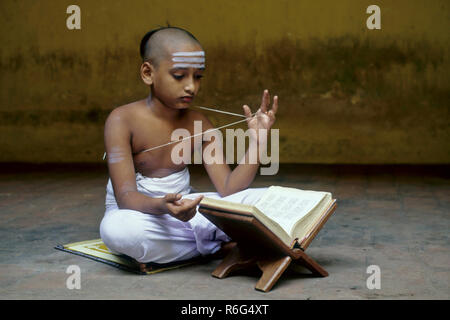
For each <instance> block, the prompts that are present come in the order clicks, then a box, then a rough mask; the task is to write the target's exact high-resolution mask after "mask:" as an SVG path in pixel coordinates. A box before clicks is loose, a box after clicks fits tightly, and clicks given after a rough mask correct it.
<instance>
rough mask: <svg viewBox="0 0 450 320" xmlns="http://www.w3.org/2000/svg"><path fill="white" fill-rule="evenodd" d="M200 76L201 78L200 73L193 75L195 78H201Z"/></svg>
mask: <svg viewBox="0 0 450 320" xmlns="http://www.w3.org/2000/svg"><path fill="white" fill-rule="evenodd" d="M201 78H203V75H202V74H196V75H195V79H201Z"/></svg>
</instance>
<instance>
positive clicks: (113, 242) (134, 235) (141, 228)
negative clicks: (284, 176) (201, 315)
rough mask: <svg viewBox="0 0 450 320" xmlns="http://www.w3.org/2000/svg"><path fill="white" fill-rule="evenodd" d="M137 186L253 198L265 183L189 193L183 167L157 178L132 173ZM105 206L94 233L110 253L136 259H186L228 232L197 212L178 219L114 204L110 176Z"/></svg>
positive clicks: (211, 249)
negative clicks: (225, 190) (228, 191)
mask: <svg viewBox="0 0 450 320" xmlns="http://www.w3.org/2000/svg"><path fill="white" fill-rule="evenodd" d="M136 185H137V189H138V191H139V192H141V193H143V194H146V195H148V196H150V197H154V198H157V197H164V196H165V195H166V194H168V193H180V194H182V195H183V199H184V198H187V199H194V198H196V197H198V196H199V195H204V196H205V197H210V198H215V199H224V200H228V201H233V202H239V203H245V204H254V203H255V202H256V201H257V200H258V199H259V198H260V197H261V195H262V193H263V192H264V191H265V190H266V189H267V188H250V189H246V190H244V191H241V192H237V193H235V194H232V195H230V196H227V197H223V198H222V197H220V195H219V194H218V193H217V192H206V193H190V192H191V187H190V175H189V171H188V169H187V168H185V169H184V170H182V171H179V172H176V173H173V174H171V175H169V176H167V177H163V178H149V177H145V176H143V175H141V174H140V173H136ZM105 205H106V211H105V215H104V217H103V219H102V222H101V224H100V236H101V238H102V240H103V242H104V243H105V245H106V246H107V247H108V248H109V249H110V250H111V251H113V252H115V253H121V254H125V255H127V256H130V257H132V258H134V259H135V260H137V261H138V262H142V263H146V262H156V263H168V262H173V261H179V260H185V259H190V258H193V257H196V256H199V255H207V254H212V253H215V252H216V251H218V250H219V249H220V247H221V244H222V242H224V241H229V240H230V238H229V237H228V236H227V235H226V234H225V233H224V232H223V231H221V230H220V229H219V228H217V227H216V226H215V225H214V224H213V223H211V222H210V221H209V220H208V219H206V218H205V217H204V216H203V215H202V214H201V213H198V212H197V214H196V215H195V216H194V217H193V218H192V219H191V220H189V221H187V222H183V221H180V220H178V219H176V218H174V217H172V216H170V215H168V214H163V215H152V214H146V213H142V212H139V211H135V210H129V209H119V208H118V206H117V202H116V200H115V197H114V191H113V187H112V183H111V179H110V180H109V181H108V184H107V187H106V201H105Z"/></svg>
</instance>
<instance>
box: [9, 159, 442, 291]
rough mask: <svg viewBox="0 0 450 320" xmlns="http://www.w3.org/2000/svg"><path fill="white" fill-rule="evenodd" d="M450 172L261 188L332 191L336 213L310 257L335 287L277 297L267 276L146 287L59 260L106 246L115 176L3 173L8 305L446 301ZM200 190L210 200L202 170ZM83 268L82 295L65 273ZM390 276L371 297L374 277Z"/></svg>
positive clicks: (153, 280)
mask: <svg viewBox="0 0 450 320" xmlns="http://www.w3.org/2000/svg"><path fill="white" fill-rule="evenodd" d="M449 168H450V167H449V166H434V167H426V166H313V165H284V166H281V168H280V171H279V173H278V175H276V176H259V177H257V179H256V180H255V182H254V184H253V185H252V186H253V187H259V186H267V185H272V184H276V185H284V186H292V187H297V188H301V189H312V190H324V191H330V192H332V193H333V195H334V196H335V197H336V198H337V199H338V209H337V211H336V212H335V214H334V215H333V216H332V217H331V218H330V220H329V221H328V222H327V224H326V225H325V227H324V228H323V229H322V230H321V232H320V233H319V235H318V236H317V237H316V239H315V240H314V241H313V242H312V243H311V245H310V247H309V248H308V250H307V253H308V254H309V255H310V256H311V257H312V258H313V259H315V260H316V261H317V262H318V263H320V264H321V265H322V266H323V267H324V268H325V269H326V270H327V271H328V272H329V274H330V275H329V276H328V277H326V278H315V277H311V276H310V275H309V273H308V271H305V272H304V273H302V274H296V273H293V272H288V273H287V274H285V275H283V277H282V278H281V279H280V280H279V281H278V283H277V284H276V286H275V287H274V288H273V289H272V291H270V292H269V293H262V292H258V291H256V290H254V286H255V284H256V281H257V279H258V273H256V272H245V273H237V274H235V275H233V276H230V277H228V278H226V279H222V280H219V279H215V278H213V277H211V276H210V273H211V271H212V270H214V268H215V267H216V266H217V265H218V263H219V262H220V261H219V260H213V261H210V262H207V263H205V264H199V265H193V266H188V267H185V268H182V269H176V270H172V271H167V272H163V273H159V274H154V275H149V276H140V275H136V274H132V273H128V272H125V271H121V270H118V269H116V268H113V267H110V266H108V265H105V264H102V263H98V262H94V261H92V260H89V259H86V258H82V257H79V256H75V255H72V254H69V253H65V252H61V251H58V250H55V249H54V246H55V245H57V244H65V243H70V242H76V241H82V240H88V239H94V238H98V237H99V232H98V226H99V223H100V220H101V218H102V215H103V208H104V194H105V185H106V181H107V172H106V170H105V168H104V167H102V166H100V167H99V166H88V165H84V166H82V165H78V166H77V165H73V166H69V167H65V166H61V165H59V166H56V167H48V166H39V165H34V166H29V165H20V164H9V165H7V164H2V167H1V169H0V171H1V172H0V212H1V227H0V238H1V244H0V246H1V250H0V298H1V299H449V293H450V289H449V275H450V272H449V271H450V268H449V266H450V255H449V238H448V231H449V221H450V210H449V209H450V175H449V172H450V170H449ZM191 175H192V180H191V182H192V185H193V186H194V187H196V188H197V189H198V190H199V191H206V190H211V188H212V185H211V184H210V182H209V179H208V177H207V176H206V173H205V172H204V170H203V168H202V167H200V168H191ZM70 265H78V266H79V267H80V269H81V289H80V290H76V289H74V290H69V289H67V287H66V279H67V277H68V276H69V275H68V274H66V269H67V267H68V266H70ZM370 265H377V266H379V268H380V271H381V289H373V290H369V289H368V288H367V286H366V280H367V278H368V277H369V276H370V274H368V273H366V271H367V267H368V266H370Z"/></svg>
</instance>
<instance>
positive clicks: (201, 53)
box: [172, 51, 205, 57]
mask: <svg viewBox="0 0 450 320" xmlns="http://www.w3.org/2000/svg"><path fill="white" fill-rule="evenodd" d="M172 56H174V57H193V56H201V57H204V56H205V52H204V51H187V52H174V53H173V54H172Z"/></svg>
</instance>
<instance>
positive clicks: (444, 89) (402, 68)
mask: <svg viewBox="0 0 450 320" xmlns="http://www.w3.org/2000/svg"><path fill="white" fill-rule="evenodd" d="M70 4H77V5H79V6H80V8H81V27H82V29H81V30H73V31H71V30H68V29H67V28H66V19H67V17H68V14H67V13H66V8H67V6H69V5H70ZM370 4H377V5H379V6H380V8H381V23H382V29H381V30H368V29H367V28H366V19H367V17H368V14H366V13H365V10H366V8H367V6H369V5H370ZM449 21H450V2H448V1H446V0H433V1H430V0H427V1H425V0H424V1H413V0H409V1H406V0H401V1H400V0H396V1H394V0H391V1H372V0H371V1H365V0H346V1H343V0H340V1H334V0H319V1H300V0H290V1H289V0H277V1H275V0H272V1H269V0H253V1H249V0H246V1H237V0H228V1H221V0H220V1H219V0H215V1H206V0H204V1H202V0H192V1H189V2H182V1H175V0H164V1H145V0H135V1H106V0H96V1H86V0H78V1H65V0H64V1H63V0H54V1H49V0H40V1H30V0H28V1H25V0H22V1H11V0H3V1H1V2H0V27H1V40H2V41H1V43H2V45H1V48H0V59H1V60H0V67H1V74H0V134H1V138H0V150H1V152H0V161H3V162H5V161H25V162H73V161H75V162H97V161H101V156H102V154H103V122H104V119H105V117H106V115H107V114H108V112H109V111H110V110H112V109H113V108H114V107H116V106H118V105H121V104H124V103H127V102H131V101H134V100H137V99H141V98H142V97H144V96H145V95H146V94H147V88H146V87H145V86H144V85H143V84H142V83H141V82H140V80H139V76H138V70H139V64H140V61H139V53H138V46H139V41H140V39H141V37H142V36H143V34H145V32H146V31H148V30H149V29H152V28H154V27H156V26H158V25H165V24H166V22H169V23H170V24H172V25H176V26H180V27H184V28H187V29H188V30H190V31H191V32H192V33H193V34H195V35H196V37H197V38H198V39H199V40H200V41H201V42H202V44H203V46H204V48H205V50H206V52H207V64H208V71H207V74H206V77H205V79H204V83H203V88H202V91H201V94H200V96H199V97H198V100H197V101H196V102H197V103H198V104H201V105H207V106H219V107H221V108H224V109H227V110H230V111H235V112H241V106H242V105H243V104H249V105H250V106H253V107H254V108H255V107H256V105H257V103H258V102H259V101H260V94H261V92H262V90H263V89H264V88H268V89H270V90H271V91H272V92H273V93H277V94H278V95H279V96H280V104H281V106H280V111H279V115H278V119H277V125H276V126H277V128H279V129H280V136H281V137H280V142H281V143H280V148H281V150H280V158H281V159H280V160H281V161H282V162H302V163H448V162H449V161H450V135H449V129H448V128H449V124H450V121H449V120H450V117H449V111H450V106H449V101H450V94H449V93H450V90H449V86H450V85H449V83H450V81H449V80H450V79H449V74H450V67H449V66H450V64H449V32H448V30H450V28H449V27H450V22H449ZM211 116H212V120H213V122H214V123H215V124H217V125H221V124H225V123H227V122H231V121H233V120H235V119H233V118H229V117H226V116H225V117H217V116H216V115H211Z"/></svg>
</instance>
